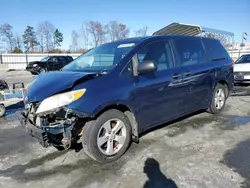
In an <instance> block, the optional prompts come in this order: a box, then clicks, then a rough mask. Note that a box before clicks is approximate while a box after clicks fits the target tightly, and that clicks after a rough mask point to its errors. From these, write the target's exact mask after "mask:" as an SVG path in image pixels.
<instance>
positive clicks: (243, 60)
mask: <svg viewBox="0 0 250 188" xmlns="http://www.w3.org/2000/svg"><path fill="white" fill-rule="evenodd" d="M243 63H250V55H243V56H241V57H240V58H239V59H238V60H237V61H236V62H235V64H243Z"/></svg>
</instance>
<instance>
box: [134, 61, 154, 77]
mask: <svg viewBox="0 0 250 188" xmlns="http://www.w3.org/2000/svg"><path fill="white" fill-rule="evenodd" d="M137 70H138V73H139V74H143V73H149V72H155V71H156V70H157V66H156V64H155V62H154V61H151V60H149V61H143V62H141V63H139V65H138V69H137Z"/></svg>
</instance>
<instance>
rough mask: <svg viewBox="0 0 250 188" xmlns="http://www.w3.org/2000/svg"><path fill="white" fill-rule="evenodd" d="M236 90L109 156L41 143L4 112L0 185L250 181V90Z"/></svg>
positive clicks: (223, 187) (192, 186)
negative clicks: (220, 106)
mask: <svg viewBox="0 0 250 188" xmlns="http://www.w3.org/2000/svg"><path fill="white" fill-rule="evenodd" d="M6 75H7V76H4V75H3V74H2V73H1V76H0V78H1V77H4V78H6V79H7V81H8V82H12V83H13V82H15V80H20V78H21V79H22V80H24V82H29V81H31V80H32V76H30V75H29V74H28V75H27V73H25V72H21V71H20V72H8V73H7V74H6ZM242 90H243V91H242ZM236 92H237V93H234V94H232V96H231V97H230V98H229V99H228V101H227V105H226V107H225V110H224V111H223V113H222V114H220V115H210V114H207V113H202V112H201V113H196V114H193V115H190V116H189V117H186V118H183V119H182V120H177V121H175V122H172V123H169V124H166V125H162V126H161V127H159V128H158V129H156V130H154V131H151V132H148V133H147V134H144V135H143V136H142V137H141V140H140V144H132V145H131V147H130V149H129V150H128V151H127V153H126V154H125V155H124V156H123V157H122V158H121V159H120V160H118V161H116V162H114V163H110V164H98V163H96V162H94V161H92V160H91V159H89V158H88V157H87V156H86V155H85V154H84V152H83V151H79V152H75V151H65V152H58V151H56V150H55V149H54V148H47V149H45V148H42V147H41V146H40V145H39V144H38V143H37V142H36V141H35V140H34V139H33V138H32V137H30V136H29V135H27V134H26V133H25V131H24V130H23V129H22V128H21V127H20V125H19V124H18V122H17V121H16V117H15V115H8V116H7V117H6V118H2V119H0V187H1V188H22V187H25V188H26V187H27V188H29V187H31V188H32V187H39V188H45V187H60V188H73V187H77V188H80V187H81V188H82V187H102V188H106V187H107V188H110V187H112V188H113V187H114V188H123V187H125V188H138V187H145V188H147V187H154V186H153V185H156V184H159V185H160V186H159V187H166V188H176V187H179V188H182V187H184V188H196V187H197V188H203V187H204V188H205V187H207V188H211V187H212V188H217V187H218V188H237V187H250V170H249V169H250V164H249V161H248V160H249V158H250V137H249V132H250V106H249V105H247V103H249V102H250V96H249V92H248V88H239V89H238V91H236Z"/></svg>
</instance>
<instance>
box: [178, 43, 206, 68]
mask: <svg viewBox="0 0 250 188" xmlns="http://www.w3.org/2000/svg"><path fill="white" fill-rule="evenodd" d="M174 43H175V49H176V51H177V53H178V56H179V58H180V63H181V65H182V66H188V65H195V64H199V63H203V62H205V61H206V56H205V50H204V48H203V45H202V43H201V41H200V40H199V39H175V40H174Z"/></svg>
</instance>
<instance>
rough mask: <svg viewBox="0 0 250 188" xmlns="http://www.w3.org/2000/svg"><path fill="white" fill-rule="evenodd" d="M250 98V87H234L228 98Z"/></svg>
mask: <svg viewBox="0 0 250 188" xmlns="http://www.w3.org/2000/svg"><path fill="white" fill-rule="evenodd" d="M239 96H242V97H243V96H250V85H240V86H234V88H233V91H232V92H231V94H230V97H239Z"/></svg>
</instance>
